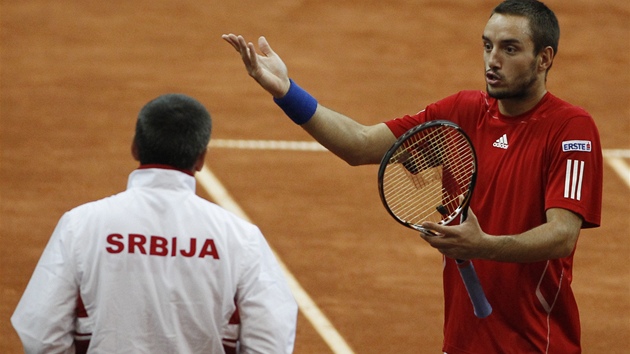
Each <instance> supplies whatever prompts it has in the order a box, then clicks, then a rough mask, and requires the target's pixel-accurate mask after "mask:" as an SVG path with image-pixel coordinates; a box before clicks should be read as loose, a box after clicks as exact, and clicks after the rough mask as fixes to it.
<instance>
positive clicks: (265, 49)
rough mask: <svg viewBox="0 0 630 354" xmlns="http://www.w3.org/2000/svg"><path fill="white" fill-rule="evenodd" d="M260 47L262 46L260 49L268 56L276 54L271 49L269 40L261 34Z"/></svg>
mask: <svg viewBox="0 0 630 354" xmlns="http://www.w3.org/2000/svg"><path fill="white" fill-rule="evenodd" d="M258 48H260V51H261V52H262V53H263V54H264V55H265V56H267V57H268V56H272V55H275V54H276V53H274V51H273V50H272V49H271V46H270V45H269V42H267V38H265V37H264V36H260V38H258Z"/></svg>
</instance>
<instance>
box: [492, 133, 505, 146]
mask: <svg viewBox="0 0 630 354" xmlns="http://www.w3.org/2000/svg"><path fill="white" fill-rule="evenodd" d="M492 146H494V147H498V148H500V149H504V150H507V148H508V140H507V134H503V136H502V137H500V138H499V139H497V141H495V142H494V143H493V144H492Z"/></svg>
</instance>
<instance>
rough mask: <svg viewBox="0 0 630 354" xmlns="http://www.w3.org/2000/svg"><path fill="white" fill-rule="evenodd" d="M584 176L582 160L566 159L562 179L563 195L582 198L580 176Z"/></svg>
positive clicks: (576, 198) (577, 198)
mask: <svg viewBox="0 0 630 354" xmlns="http://www.w3.org/2000/svg"><path fill="white" fill-rule="evenodd" d="M583 177H584V161H580V160H571V159H567V170H566V175H565V179H564V197H565V198H569V199H575V200H581V199H582V178H583Z"/></svg>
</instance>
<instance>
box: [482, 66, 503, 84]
mask: <svg viewBox="0 0 630 354" xmlns="http://www.w3.org/2000/svg"><path fill="white" fill-rule="evenodd" d="M499 82H501V76H500V75H499V74H497V73H495V72H493V71H491V70H488V71H486V83H487V84H488V86H496V85H498V84H499Z"/></svg>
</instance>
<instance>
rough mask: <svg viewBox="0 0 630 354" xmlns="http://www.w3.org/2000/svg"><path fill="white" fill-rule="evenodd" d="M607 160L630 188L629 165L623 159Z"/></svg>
mask: <svg viewBox="0 0 630 354" xmlns="http://www.w3.org/2000/svg"><path fill="white" fill-rule="evenodd" d="M605 160H606V162H607V163H608V165H610V167H612V168H613V170H615V172H617V174H618V175H619V176H620V177H621V179H622V180H623V181H624V182H626V185H627V186H628V188H630V166H628V163H627V162H626V161H625V160H624V159H623V158H621V157H606V158H605Z"/></svg>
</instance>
